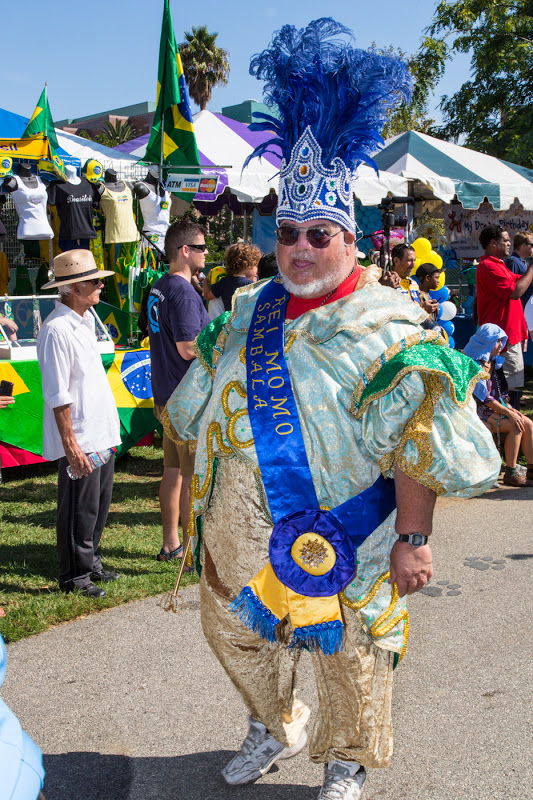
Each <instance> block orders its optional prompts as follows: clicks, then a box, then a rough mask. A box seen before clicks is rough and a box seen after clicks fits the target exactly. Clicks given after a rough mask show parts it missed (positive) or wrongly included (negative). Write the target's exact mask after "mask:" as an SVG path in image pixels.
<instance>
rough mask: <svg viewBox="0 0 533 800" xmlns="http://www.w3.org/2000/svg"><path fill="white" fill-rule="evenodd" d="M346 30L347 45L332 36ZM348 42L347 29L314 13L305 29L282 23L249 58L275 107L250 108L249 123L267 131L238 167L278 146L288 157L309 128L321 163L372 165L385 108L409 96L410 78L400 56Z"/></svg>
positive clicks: (352, 166) (267, 100)
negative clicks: (258, 110)
mask: <svg viewBox="0 0 533 800" xmlns="http://www.w3.org/2000/svg"><path fill="white" fill-rule="evenodd" d="M346 35H348V36H349V37H350V41H349V43H345V42H343V41H342V40H340V39H338V38H334V37H338V36H346ZM352 42H353V37H352V35H351V32H350V31H349V30H348V28H346V27H345V26H344V25H341V24H340V23H339V22H336V21H335V20H334V19H331V18H322V19H318V20H314V21H313V22H311V23H310V24H309V25H308V26H307V28H301V29H297V28H295V27H294V26H293V25H285V26H284V27H283V28H282V29H281V30H280V31H278V32H277V33H276V34H275V35H274V38H273V40H272V43H271V44H270V46H269V47H268V48H267V49H266V50H264V51H263V52H262V53H259V54H258V55H255V56H254V57H253V58H252V60H251V63H250V74H251V75H254V76H255V77H256V78H258V79H259V80H264V81H265V87H264V90H263V96H264V101H265V103H266V105H267V106H270V107H272V108H276V109H277V111H278V113H279V119H278V118H276V117H274V116H271V115H269V114H260V113H255V114H254V117H255V118H256V119H257V121H254V122H252V124H251V125H250V129H251V130H263V131H264V130H270V131H273V132H274V134H275V135H274V136H273V138H272V139H269V140H268V141H266V142H263V144H261V145H259V146H258V147H256V149H255V150H254V152H253V153H252V154H251V155H250V156H249V157H248V158H247V160H246V162H245V165H244V166H246V165H247V164H248V162H249V161H250V160H251V159H252V158H257V157H260V156H262V155H264V154H265V153H267V152H271V153H276V154H277V155H279V151H281V155H282V157H283V158H284V159H285V161H286V162H287V163H288V161H289V160H290V157H291V151H292V148H293V147H294V145H295V144H296V142H297V141H298V139H299V138H300V136H301V135H302V134H303V132H304V131H305V129H306V128H307V126H310V127H311V130H312V132H313V135H314V137H315V139H316V140H317V142H318V144H319V145H320V147H321V148H322V163H323V164H324V166H328V165H329V164H331V162H332V161H333V159H334V158H336V157H338V158H340V159H342V161H344V163H345V164H346V165H347V166H348V167H349V168H350V169H351V170H355V169H357V167H358V166H359V164H360V163H361V162H366V163H367V164H370V165H372V166H373V167H374V169H376V171H377V167H376V165H375V163H374V161H373V160H372V158H371V154H372V153H374V152H375V151H376V150H378V149H379V147H380V146H382V145H383V140H382V138H381V131H382V130H383V126H384V125H385V122H386V120H387V111H388V110H389V109H390V108H393V107H394V106H395V105H396V104H398V103H400V102H403V101H407V102H408V101H409V99H410V97H411V93H412V79H411V76H410V74H409V72H408V70H407V65H406V64H405V62H404V61H403V60H402V59H401V58H399V57H397V56H392V55H387V56H385V55H382V54H380V53H377V52H376V51H375V50H372V49H370V50H360V49H357V48H355V47H354V46H353V44H352ZM276 151H277V152H276Z"/></svg>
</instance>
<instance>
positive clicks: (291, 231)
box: [276, 225, 343, 250]
mask: <svg viewBox="0 0 533 800" xmlns="http://www.w3.org/2000/svg"><path fill="white" fill-rule="evenodd" d="M301 233H305V238H306V239H307V241H308V242H309V244H310V245H311V247H314V248H316V249H317V250H323V249H324V247H327V246H328V245H329V243H330V241H331V240H332V239H333V237H334V236H338V235H339V233H343V228H341V229H340V230H339V231H337V232H336V233H330V232H329V231H327V230H325V229H324V228H307V229H305V230H304V229H303V228H292V227H291V226H290V225H283V226H282V227H281V228H278V229H277V230H276V239H277V240H278V242H279V243H280V244H282V245H284V247H292V246H293V245H295V244H296V243H297V242H298V240H299V238H300V234H301Z"/></svg>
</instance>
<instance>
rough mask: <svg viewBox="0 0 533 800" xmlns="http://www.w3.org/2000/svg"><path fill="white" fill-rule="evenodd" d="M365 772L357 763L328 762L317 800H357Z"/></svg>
mask: <svg viewBox="0 0 533 800" xmlns="http://www.w3.org/2000/svg"><path fill="white" fill-rule="evenodd" d="M365 780H366V770H365V768H364V767H362V766H361V765H360V764H358V763H357V761H329V762H328V763H327V764H326V765H325V766H324V783H323V784H322V789H321V790H320V794H319V795H318V800H359V798H360V797H361V792H362V791H363V784H364V782H365Z"/></svg>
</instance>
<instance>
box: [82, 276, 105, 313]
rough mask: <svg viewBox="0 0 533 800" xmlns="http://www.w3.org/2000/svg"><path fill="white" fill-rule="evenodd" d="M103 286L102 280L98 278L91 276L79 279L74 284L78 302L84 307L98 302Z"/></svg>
mask: <svg viewBox="0 0 533 800" xmlns="http://www.w3.org/2000/svg"><path fill="white" fill-rule="evenodd" d="M103 286H104V283H103V281H101V280H100V279H99V278H93V279H92V280H88V281H80V282H79V283H77V284H75V291H76V289H77V292H76V295H77V298H78V300H79V301H80V303H81V304H82V305H83V307H84V308H85V309H89V308H92V306H96V305H98V303H99V302H100V294H101V292H102V288H103Z"/></svg>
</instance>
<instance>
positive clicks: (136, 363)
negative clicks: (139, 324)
mask: <svg viewBox="0 0 533 800" xmlns="http://www.w3.org/2000/svg"><path fill="white" fill-rule="evenodd" d="M102 361H103V364H104V367H105V369H106V372H107V377H108V380H109V383H110V385H111V389H112V391H113V396H114V398H115V402H116V404H117V409H118V414H119V419H120V437H121V445H120V447H119V448H118V451H117V456H118V457H120V456H121V455H123V454H124V453H126V452H127V451H128V450H129V449H130V448H131V447H133V446H134V445H136V444H137V443H138V442H139V441H140V440H141V439H142V438H143V437H144V436H146V434H148V433H150V432H151V431H153V430H154V429H155V428H156V426H157V423H156V421H155V418H154V415H153V405H154V401H153V397H152V381H151V368H150V351H149V350H146V349H136V350H117V351H115V353H114V354H113V353H111V354H106V355H102ZM0 380H7V381H10V382H12V383H13V384H14V389H13V395H14V397H15V403H14V404H13V405H11V406H8V407H7V408H5V409H3V410H2V413H1V414H0V460H1V464H2V467H13V466H23V465H26V464H34V463H39V462H42V461H44V459H43V458H42V452H43V450H42V447H43V395H42V389H41V372H40V370H39V364H38V363H37V361H36V360H28V361H16V362H12V363H11V362H8V361H0Z"/></svg>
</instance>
